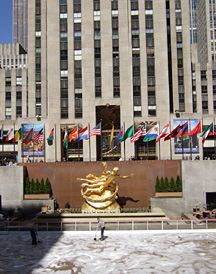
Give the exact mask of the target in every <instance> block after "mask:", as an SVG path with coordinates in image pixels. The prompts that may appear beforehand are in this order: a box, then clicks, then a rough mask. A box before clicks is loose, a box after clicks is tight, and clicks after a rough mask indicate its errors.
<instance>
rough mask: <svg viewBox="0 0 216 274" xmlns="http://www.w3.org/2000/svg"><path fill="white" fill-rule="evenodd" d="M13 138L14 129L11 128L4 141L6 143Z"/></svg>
mask: <svg viewBox="0 0 216 274" xmlns="http://www.w3.org/2000/svg"><path fill="white" fill-rule="evenodd" d="M13 138H14V129H13V128H11V129H10V130H9V131H8V133H7V136H6V138H5V143H7V142H8V141H10V140H12V139H13Z"/></svg>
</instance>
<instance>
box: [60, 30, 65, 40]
mask: <svg viewBox="0 0 216 274" xmlns="http://www.w3.org/2000/svg"><path fill="white" fill-rule="evenodd" d="M60 42H67V32H60Z"/></svg>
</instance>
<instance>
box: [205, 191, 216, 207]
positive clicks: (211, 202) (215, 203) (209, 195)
mask: <svg viewBox="0 0 216 274" xmlns="http://www.w3.org/2000/svg"><path fill="white" fill-rule="evenodd" d="M206 205H207V209H208V210H213V209H214V208H216V192H206Z"/></svg>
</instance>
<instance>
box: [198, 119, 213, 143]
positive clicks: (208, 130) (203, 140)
mask: <svg viewBox="0 0 216 274" xmlns="http://www.w3.org/2000/svg"><path fill="white" fill-rule="evenodd" d="M212 126H213V122H212V123H211V125H210V126H208V127H207V128H206V129H204V130H203V132H202V133H201V134H200V137H202V143H203V145H204V143H205V140H206V138H207V137H208V135H209V133H210V130H211V127H212Z"/></svg>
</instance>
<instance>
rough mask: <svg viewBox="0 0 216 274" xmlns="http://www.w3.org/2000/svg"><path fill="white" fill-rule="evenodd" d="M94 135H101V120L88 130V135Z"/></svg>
mask: <svg viewBox="0 0 216 274" xmlns="http://www.w3.org/2000/svg"><path fill="white" fill-rule="evenodd" d="M94 135H101V122H100V123H98V124H97V125H96V126H95V127H94V128H93V129H92V130H91V131H90V137H91V136H94Z"/></svg>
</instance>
